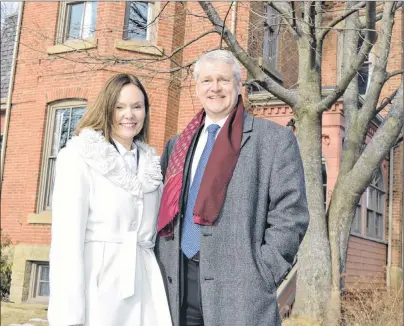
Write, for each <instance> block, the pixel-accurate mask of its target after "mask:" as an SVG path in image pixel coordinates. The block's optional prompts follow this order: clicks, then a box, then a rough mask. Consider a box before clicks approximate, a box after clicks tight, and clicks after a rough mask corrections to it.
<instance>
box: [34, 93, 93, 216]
mask: <svg viewBox="0 0 404 326" xmlns="http://www.w3.org/2000/svg"><path fill="white" fill-rule="evenodd" d="M85 109H86V105H85V104H84V103H83V102H79V101H71V102H70V103H69V102H65V103H60V104H57V105H54V106H52V107H50V108H49V112H48V123H47V131H46V142H45V147H44V157H43V163H42V175H41V187H40V193H39V196H38V199H39V203H38V212H42V211H49V210H50V209H51V207H52V192H53V184H54V178H55V162H56V156H57V154H58V152H59V150H61V149H62V148H63V147H64V146H65V145H66V143H67V141H68V140H69V139H70V138H71V137H72V136H73V134H74V129H75V128H76V125H77V123H78V122H79V121H80V119H81V117H82V116H83V114H84V111H85Z"/></svg>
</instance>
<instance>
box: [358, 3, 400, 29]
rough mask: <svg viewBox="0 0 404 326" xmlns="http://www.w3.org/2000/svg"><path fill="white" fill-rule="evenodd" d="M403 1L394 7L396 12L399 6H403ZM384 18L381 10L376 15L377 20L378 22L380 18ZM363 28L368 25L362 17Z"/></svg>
mask: <svg viewBox="0 0 404 326" xmlns="http://www.w3.org/2000/svg"><path fill="white" fill-rule="evenodd" d="M403 3H404V2H403V1H401V2H400V3H396V6H395V7H394V8H393V10H394V12H396V11H397V10H398V9H399V8H401V7H402V6H403ZM382 18H383V12H379V13H378V14H377V15H376V21H377V22H378V21H379V20H381V19H382ZM361 23H362V25H361V28H365V27H366V21H364V20H363V19H361Z"/></svg>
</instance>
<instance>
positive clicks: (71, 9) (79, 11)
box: [57, 1, 98, 43]
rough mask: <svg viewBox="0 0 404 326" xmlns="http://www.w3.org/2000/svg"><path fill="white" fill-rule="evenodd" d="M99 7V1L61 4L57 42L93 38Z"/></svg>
mask: <svg viewBox="0 0 404 326" xmlns="http://www.w3.org/2000/svg"><path fill="white" fill-rule="evenodd" d="M97 7H98V2H97V1H73V2H63V3H61V4H60V12H59V26H58V33H57V34H58V35H57V42H58V43H64V42H65V41H68V40H86V39H89V38H92V37H93V36H94V32H95V25H96V20H97Z"/></svg>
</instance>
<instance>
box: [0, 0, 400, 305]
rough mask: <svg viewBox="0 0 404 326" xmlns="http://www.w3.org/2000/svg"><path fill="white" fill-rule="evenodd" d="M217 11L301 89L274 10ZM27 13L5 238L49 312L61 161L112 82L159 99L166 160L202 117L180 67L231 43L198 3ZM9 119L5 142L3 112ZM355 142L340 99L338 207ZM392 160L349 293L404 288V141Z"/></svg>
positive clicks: (257, 102) (158, 139) (282, 110)
mask: <svg viewBox="0 0 404 326" xmlns="http://www.w3.org/2000/svg"><path fill="white" fill-rule="evenodd" d="M184 6H185V9H186V11H185V10H184ZM215 7H216V8H217V10H218V11H219V13H220V14H221V15H222V17H224V16H225V15H226V14H227V13H229V28H230V29H231V30H232V31H235V33H236V35H237V39H238V41H239V42H240V43H241V45H242V46H244V47H245V48H248V49H249V51H250V52H251V53H254V56H255V57H257V59H258V60H261V63H262V66H263V67H264V68H265V69H268V70H270V71H271V72H272V74H273V76H274V77H275V78H277V79H278V80H280V81H281V82H282V83H283V84H284V85H285V86H287V87H294V86H295V85H296V83H297V73H296V71H297V69H296V67H297V64H298V58H297V56H296V55H294V54H295V53H296V52H297V48H296V45H294V43H293V42H292V38H291V36H290V35H289V34H288V33H286V32H284V31H282V30H281V32H279V31H274V30H273V29H269V28H262V27H260V26H261V25H259V24H260V23H262V24H263V22H262V21H260V20H259V17H261V16H262V13H265V12H266V11H268V12H267V14H268V17H269V18H268V19H272V21H270V22H267V25H266V26H270V25H271V24H272V25H274V22H276V18H274V17H272V15H271V12H270V9H269V8H266V7H264V5H263V4H262V3H253V4H250V3H248V2H239V3H237V4H236V5H235V6H234V7H233V9H231V10H230V11H229V10H228V9H229V4H228V3H215ZM250 9H253V10H250ZM21 13H22V19H21V32H20V33H19V35H18V37H19V44H20V46H19V50H18V55H17V61H16V70H15V76H14V77H15V81H14V84H13V85H14V88H13V92H12V98H11V104H12V105H11V111H10V112H11V114H10V120H9V124H8V131H7V142H6V143H5V144H4V146H5V149H6V151H5V161H4V174H3V182H2V197H1V225H2V226H1V227H2V229H3V232H4V233H6V234H8V235H9V236H10V237H11V240H12V242H13V248H14V258H13V275H12V286H11V294H10V297H11V300H13V301H15V302H21V301H29V302H38V301H46V300H47V294H48V269H49V267H48V266H49V265H48V254H49V243H50V224H51V220H52V211H51V207H52V204H51V195H52V186H53V173H54V162H55V158H56V155H57V152H58V150H59V149H60V148H61V147H63V146H64V144H65V143H66V141H67V140H68V139H69V137H71V135H72V132H73V130H74V126H75V124H76V123H77V121H78V120H79V119H80V117H81V116H82V114H83V112H84V110H85V108H86V107H87V106H88V105H91V103H92V102H93V101H94V99H95V97H96V95H97V93H98V92H99V90H100V88H101V87H102V85H103V84H104V83H105V82H106V80H107V79H108V78H109V77H110V76H111V75H113V74H115V73H117V72H132V73H134V74H136V75H137V76H139V77H140V78H141V80H142V82H143V83H144V85H145V87H146V89H147V91H148V93H149V95H150V102H151V137H150V143H151V145H152V146H154V147H155V148H156V149H157V151H158V152H160V153H161V152H162V150H163V146H164V144H165V143H166V141H167V140H168V139H169V138H170V137H171V136H173V135H175V134H176V133H178V132H180V131H181V130H182V129H183V128H184V126H185V125H186V123H187V122H188V121H189V120H190V119H191V117H192V116H193V115H194V114H195V113H196V112H197V111H198V110H199V109H200V108H199V104H198V101H197V99H196V96H195V94H194V89H193V86H194V84H193V80H192V77H191V76H190V75H189V74H187V73H186V70H182V71H181V70H180V69H179V68H180V67H181V66H182V67H183V66H188V65H189V64H190V63H192V62H193V60H195V59H196V58H197V57H198V56H199V55H200V54H201V53H203V52H205V51H207V50H208V49H213V48H217V46H218V44H219V41H220V37H219V36H218V35H217V34H212V33H209V31H211V30H212V26H211V24H210V22H209V21H208V20H207V19H204V18H203V17H199V16H203V12H202V10H201V8H200V7H199V4H198V3H185V4H182V3H177V2H172V3H164V2H162V3H158V2H156V3H149V4H148V3H139V2H123V1H122V2H98V3H97V2H73V3H65V2H27V3H25V4H24V5H23V10H21ZM158 13H160V14H159V15H158ZM157 15H158V17H157ZM145 26H146V27H145ZM279 28H280V27H279ZM400 28H401V24H400V20H399V19H398V21H397V22H396V24H395V26H394V34H395V35H400V33H401V29H400ZM203 33H204V35H203V37H201V38H200V39H199V40H198V41H197V42H193V43H191V44H189V46H187V47H185V48H184V50H183V51H178V52H176V54H175V55H173V56H172V58H171V60H166V58H165V56H164V54H171V53H173V52H174V50H176V49H177V48H179V47H181V46H184V45H185V44H188V43H190V41H191V40H193V39H194V38H195V37H197V36H200V35H201V34H203ZM341 39H342V34H341V33H340V32H338V31H335V32H334V31H333V32H330V33H329V35H328V36H327V39H326V41H325V44H324V60H325V64H324V67H323V86H324V89H325V91H327V89H332V88H333V87H335V85H336V82H337V80H338V78H339V75H340V66H341V57H340V56H341V53H342V41H341ZM262 40H264V42H263V41H262ZM392 57H393V60H391V61H390V63H389V64H390V65H393V66H392V67H389V71H390V70H394V69H399V68H400V66H401V52H400V46H396V47H393V48H392ZM263 58H264V59H263ZM265 58H267V59H265ZM268 58H269V59H268ZM397 58H398V59H397ZM2 65H3V57H2ZM368 67H369V66H368ZM244 77H246V73H244ZM368 78H369V69H368V70H366V71H365V72H364V74H363V78H361V80H362V81H363V84H362V89H363V92H366V85H367V80H368ZM2 83H3V81H2ZM398 83H399V79H392V81H391V83H389V84H388V85H387V86H386V87H385V89H384V90H383V92H384V94H386V96H387V94H390V92H391V90H392V89H394V87H397V84H398ZM2 94H3V86H2ZM245 94H246V97H247V98H246V102H247V104H248V105H249V107H250V111H251V113H252V114H254V115H256V116H259V117H263V118H266V119H271V120H273V121H275V122H278V123H280V124H282V125H287V124H288V123H289V122H290V120H291V118H292V117H293V116H292V111H291V109H290V108H289V107H288V106H287V105H285V104H284V103H282V102H281V101H279V100H277V99H276V98H273V96H271V95H270V94H269V93H266V92H263V91H262V90H260V89H252V90H250V91H248V92H247V90H246V91H245ZM2 96H3V95H2ZM382 97H383V96H382ZM1 119H2V132H3V121H4V120H5V114H3V111H2V115H1ZM381 121H382V116H378V117H377V119H375V120H374V122H373V124H372V126H371V128H370V130H369V137H371V136H372V134H373V132H374V130H376V129H377V127H378V126H379V125H380V123H381ZM343 137H344V116H343V102H342V99H340V100H339V101H338V102H337V103H336V104H335V105H333V107H332V108H331V110H329V111H328V112H326V113H325V114H324V116H323V162H324V164H323V183H324V193H325V200H326V202H328V201H329V199H330V197H331V194H332V189H333V187H334V185H335V182H336V178H337V173H338V169H339V164H340V158H341V151H342V140H343ZM391 158H392V160H389V159H386V161H385V162H383V164H382V166H381V167H380V172H379V173H378V174H377V175H376V176H375V179H374V182H373V183H372V185H371V186H370V187H369V189H367V190H366V191H365V193H364V194H363V196H362V200H361V202H360V206H358V209H357V216H356V218H355V221H354V225H353V228H352V235H351V239H350V245H349V251H348V270H347V275H348V276H347V283H348V284H354V283H355V282H356V277H358V276H359V277H360V276H363V275H368V274H369V273H372V274H375V275H376V276H377V277H376V279H375V283H376V285H378V286H380V285H382V286H384V285H385V284H386V272H385V271H386V267H388V271H391V275H392V277H391V279H390V278H389V280H388V284H390V285H395V286H397V284H399V282H402V276H400V275H402V264H403V262H402V244H403V243H402V215H403V211H402V207H403V204H402V178H403V166H402V163H401V162H402V160H403V142H401V143H398V145H397V146H396V147H395V148H394V150H393V151H392V154H391ZM389 167H390V170H389ZM391 168H393V169H391ZM389 171H392V173H389ZM390 184H391V185H392V187H391V191H389V189H390V188H389V186H390ZM389 194H392V195H389ZM325 204H326V203H325ZM389 207H391V208H392V209H391V210H390V209H389ZM389 221H391V222H390V226H391V228H389ZM389 234H390V235H391V236H389ZM387 265H389V266H387ZM389 275H390V274H389ZM289 279H290V281H288V284H289V285H290V284H291V285H292V288H291V287H290V286H288V287H285V286H283V287H281V289H280V295H281V302H286V301H287V300H290V298H293V279H292V278H289Z"/></svg>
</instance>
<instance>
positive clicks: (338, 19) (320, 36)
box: [317, 1, 366, 40]
mask: <svg viewBox="0 0 404 326" xmlns="http://www.w3.org/2000/svg"><path fill="white" fill-rule="evenodd" d="M365 6H366V1H361V2H359V3H358V4H356V5H355V6H353V7H352V8H350V9H349V10H347V11H345V12H344V13H343V14H342V15H339V16H337V17H336V18H335V19H334V20H332V21H331V22H329V23H328V25H327V26H326V28H325V29H323V30H321V31H320V33H319V34H318V35H317V39H318V40H323V39H324V38H325V36H326V35H327V34H328V32H329V31H330V30H331V29H332V28H333V27H335V26H336V25H338V23H340V22H342V21H343V20H344V19H345V18H347V17H348V16H350V15H352V14H353V13H354V12H357V11H358V10H359V9H361V8H363V7H365Z"/></svg>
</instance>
